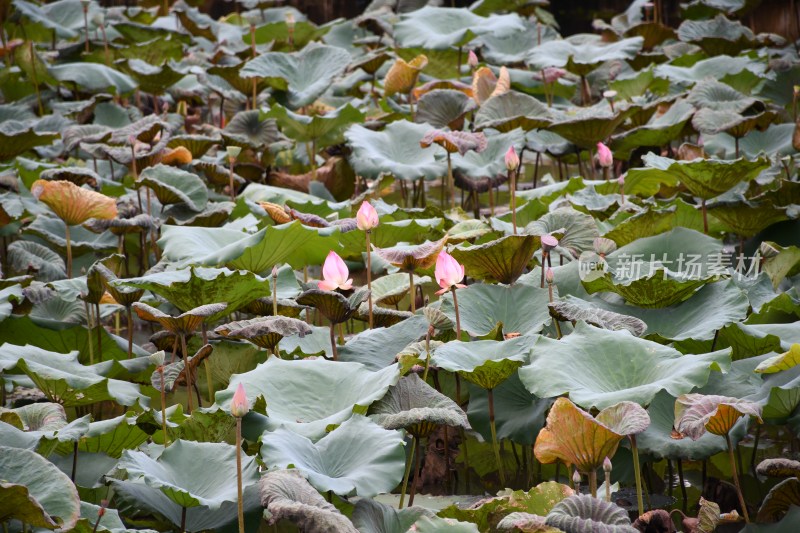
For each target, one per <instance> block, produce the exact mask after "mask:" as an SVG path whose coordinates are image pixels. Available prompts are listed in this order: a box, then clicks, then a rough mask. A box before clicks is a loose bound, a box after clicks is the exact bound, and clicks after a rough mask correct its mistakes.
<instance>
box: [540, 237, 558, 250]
mask: <svg viewBox="0 0 800 533" xmlns="http://www.w3.org/2000/svg"><path fill="white" fill-rule="evenodd" d="M556 246H558V239H556V238H555V237H553V236H552V235H550V234H549V233H548V234H547V235H542V250H544V251H545V252H549V251H550V250H552V249H553V248H555V247H556Z"/></svg>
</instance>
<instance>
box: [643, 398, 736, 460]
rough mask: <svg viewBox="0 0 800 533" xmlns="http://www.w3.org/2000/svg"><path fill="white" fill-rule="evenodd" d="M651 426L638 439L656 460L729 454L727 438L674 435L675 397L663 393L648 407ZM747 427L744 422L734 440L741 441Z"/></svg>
mask: <svg viewBox="0 0 800 533" xmlns="http://www.w3.org/2000/svg"><path fill="white" fill-rule="evenodd" d="M647 413H648V414H649V415H650V426H648V428H647V429H646V430H645V431H644V432H642V433H640V434H638V435H637V436H636V444H637V446H638V447H639V452H640V453H646V454H648V455H652V456H654V457H656V458H668V459H688V460H692V461H697V460H701V459H706V458H708V457H711V456H712V455H715V454H717V453H719V452H722V451H725V450H727V448H728V444H727V442H726V441H725V438H724V437H721V436H719V435H714V434H712V433H706V434H704V435H703V436H702V437H700V439H698V440H692V439H676V438H675V437H674V435H673V430H674V427H673V426H674V424H675V397H674V396H671V395H670V394H669V393H668V392H667V391H661V392H659V393H658V394H656V396H655V397H654V398H653V401H652V403H651V404H650V406H649V407H648V408H647ZM746 430H747V424H746V421H745V420H742V421H741V422H740V423H739V424H738V425H737V426H736V427H735V428H734V429H733V430H732V431H731V434H730V435H731V441H732V442H738V441H739V440H740V439H741V438H742V437H743V436H744V434H745V433H746V432H747V431H746Z"/></svg>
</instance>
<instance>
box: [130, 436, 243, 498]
mask: <svg viewBox="0 0 800 533" xmlns="http://www.w3.org/2000/svg"><path fill="white" fill-rule="evenodd" d="M242 459H243V461H242V463H243V464H242V480H243V485H245V486H248V485H254V484H255V483H256V482H257V481H258V468H257V466H256V464H255V459H254V458H253V457H251V456H244V457H243V458H242ZM235 462H236V451H235V449H234V447H233V446H231V445H229V444H224V443H220V444H217V443H208V442H192V441H186V440H176V441H175V442H173V443H171V444H170V446H169V447H168V448H165V449H164V451H163V452H161V454H160V455H158V456H157V457H151V456H150V455H148V454H147V453H146V452H141V451H132V450H126V451H125V452H124V453H123V454H122V458H121V459H120V462H119V464H118V466H117V468H119V469H120V470H122V471H124V472H127V474H128V480H129V481H133V482H136V483H143V484H145V485H147V486H148V487H151V488H154V489H158V490H160V491H161V492H162V493H163V494H164V495H165V496H166V497H167V498H169V499H170V500H172V501H173V502H175V503H176V504H178V505H180V506H182V507H198V506H201V505H202V506H207V507H208V508H209V509H211V510H216V509H219V508H220V506H221V505H222V504H223V502H235V501H236V477H235V476H230V475H226V474H224V473H223V472H230V471H231V470H235ZM197 464H203V465H204V468H203V469H202V470H201V471H197V469H196V468H194V466H195V465H197Z"/></svg>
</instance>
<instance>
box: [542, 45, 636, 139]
mask: <svg viewBox="0 0 800 533" xmlns="http://www.w3.org/2000/svg"><path fill="white" fill-rule="evenodd" d="M551 42H559V41H551ZM542 46H545V45H542ZM636 109H637V108H636V106H634V105H631V106H628V107H622V108H619V107H618V108H617V110H616V111H611V108H610V106H609V105H608V102H598V103H597V104H595V105H593V106H591V107H579V108H570V109H568V110H566V111H562V112H560V113H558V114H557V115H556V116H555V117H554V119H553V121H552V123H551V125H550V127H549V128H548V130H549V131H551V132H553V133H555V134H557V135H560V136H561V137H563V138H565V139H566V140H568V141H569V142H571V143H573V144H576V145H578V146H580V147H581V148H584V149H591V150H594V149H595V148H596V147H597V143H598V142H601V141H604V140H606V139H607V138H608V137H610V136H611V134H612V133H614V131H615V130H616V129H617V127H618V126H619V125H620V124H622V123H623V122H624V121H625V119H626V118H628V117H629V116H630V115H632V114H633V113H634V112H635V111H636Z"/></svg>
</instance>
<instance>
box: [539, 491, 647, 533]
mask: <svg viewBox="0 0 800 533" xmlns="http://www.w3.org/2000/svg"><path fill="white" fill-rule="evenodd" d="M547 525H549V526H553V527H557V528H559V529H563V530H564V531H570V532H574V533H636V532H638V531H639V530H638V529H635V528H634V527H632V526H631V520H630V518H628V512H627V511H626V510H625V509H623V508H622V507H619V506H617V505H616V504H614V503H611V502H607V501H605V500H600V499H598V498H592V497H591V496H589V495H587V494H576V495H574V496H570V497H569V498H566V499H564V500H561V501H560V502H559V503H557V504H556V506H555V507H553V510H552V511H550V512H549V513H548V514H547Z"/></svg>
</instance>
